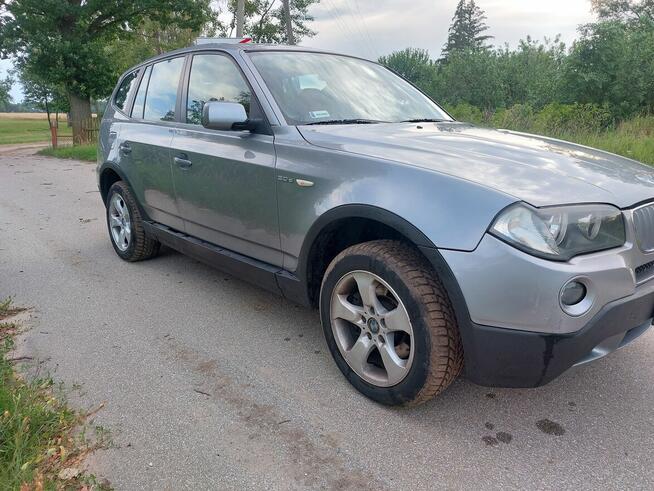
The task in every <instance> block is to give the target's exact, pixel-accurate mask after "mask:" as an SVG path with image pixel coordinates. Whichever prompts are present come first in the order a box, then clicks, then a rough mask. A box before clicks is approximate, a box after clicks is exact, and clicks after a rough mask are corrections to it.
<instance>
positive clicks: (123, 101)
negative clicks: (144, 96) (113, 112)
mask: <svg viewBox="0 0 654 491" xmlns="http://www.w3.org/2000/svg"><path fill="white" fill-rule="evenodd" d="M138 73H139V72H138V71H136V72H132V73H130V74H129V75H127V76H126V77H125V78H124V79H123V82H122V83H121V84H120V87H118V91H117V92H116V97H114V104H115V105H116V107H117V108H118V109H120V110H121V111H124V110H125V106H126V105H127V101H128V100H129V96H130V95H132V92H134V89H135V87H136V79H137V78H138V77H137V75H138Z"/></svg>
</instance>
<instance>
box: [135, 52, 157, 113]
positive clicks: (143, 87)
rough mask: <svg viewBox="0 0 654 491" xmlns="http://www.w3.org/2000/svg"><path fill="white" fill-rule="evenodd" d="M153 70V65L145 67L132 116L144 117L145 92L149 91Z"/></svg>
mask: <svg viewBox="0 0 654 491" xmlns="http://www.w3.org/2000/svg"><path fill="white" fill-rule="evenodd" d="M151 72H152V65H150V66H149V67H147V68H146V69H145V73H144V74H143V78H142V79H141V84H140V85H139V90H138V92H137V93H136V98H135V99H134V106H133V107H132V117H133V118H138V119H142V118H143V107H144V106H145V94H146V93H147V91H148V82H149V81H150V73H151Z"/></svg>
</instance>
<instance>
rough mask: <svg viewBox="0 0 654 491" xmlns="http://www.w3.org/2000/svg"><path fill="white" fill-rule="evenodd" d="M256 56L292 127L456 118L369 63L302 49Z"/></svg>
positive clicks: (382, 69)
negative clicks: (300, 50)
mask: <svg viewBox="0 0 654 491" xmlns="http://www.w3.org/2000/svg"><path fill="white" fill-rule="evenodd" d="M250 57H251V59H252V61H253V63H254V65H255V66H256V67H257V70H259V73H260V74H261V76H262V77H263V79H264V81H265V82H266V85H267V86H268V89H270V92H272V95H273V97H274V98H275V101H276V102H277V105H278V106H279V107H280V109H281V111H282V112H283V113H284V117H285V118H286V121H287V122H288V124H291V125H304V124H327V123H330V122H332V123H338V122H343V123H356V122H361V123H365V122H400V121H410V120H445V121H451V119H452V118H450V117H449V116H448V115H447V114H446V113H445V112H444V111H443V110H442V109H440V108H439V107H438V106H437V105H436V104H435V103H434V102H432V101H431V100H430V99H429V98H428V97H427V96H425V95H424V94H422V93H421V92H420V91H419V90H417V89H416V88H415V87H413V86H412V85H411V84H409V83H408V82H406V81H405V80H403V79H402V78H400V77H398V76H397V75H395V74H394V73H393V72H391V71H390V70H387V69H386V68H384V67H382V66H380V65H377V64H375V63H372V62H369V61H364V60H360V59H356V58H350V57H347V56H339V55H332V54H324V53H308V52H298V51H259V52H251V53H250Z"/></svg>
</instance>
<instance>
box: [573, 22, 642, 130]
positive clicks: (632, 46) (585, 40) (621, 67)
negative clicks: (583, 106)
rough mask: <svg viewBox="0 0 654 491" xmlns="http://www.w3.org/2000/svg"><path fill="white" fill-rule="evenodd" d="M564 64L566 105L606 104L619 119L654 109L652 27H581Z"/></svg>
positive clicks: (632, 24) (631, 24) (629, 24)
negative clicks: (570, 103) (568, 103)
mask: <svg viewBox="0 0 654 491" xmlns="http://www.w3.org/2000/svg"><path fill="white" fill-rule="evenodd" d="M580 35H581V37H580V39H579V40H577V41H576V42H575V43H574V44H573V46H572V50H571V52H570V55H569V56H568V59H567V60H566V64H565V83H566V90H565V93H566V94H567V95H568V97H567V100H565V101H564V102H582V103H596V104H603V103H608V104H609V105H610V107H611V110H612V112H613V114H614V115H615V116H618V117H624V116H629V115H631V114H633V113H634V112H637V111H639V110H650V111H651V110H652V109H654V22H652V21H650V20H646V19H643V20H638V21H631V22H627V23H625V22H621V21H616V20H611V21H603V22H598V23H595V24H589V25H586V26H583V27H582V28H581V29H580Z"/></svg>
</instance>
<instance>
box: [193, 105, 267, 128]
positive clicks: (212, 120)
mask: <svg viewBox="0 0 654 491" xmlns="http://www.w3.org/2000/svg"><path fill="white" fill-rule="evenodd" d="M202 126H204V127H205V128H208V129H210V130H221V131H244V130H253V129H255V128H256V122H255V121H250V120H249V119H248V115H247V113H246V112H245V107H243V104H239V103H238V102H225V101H209V102H206V103H205V104H204V107H203V108H202Z"/></svg>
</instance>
